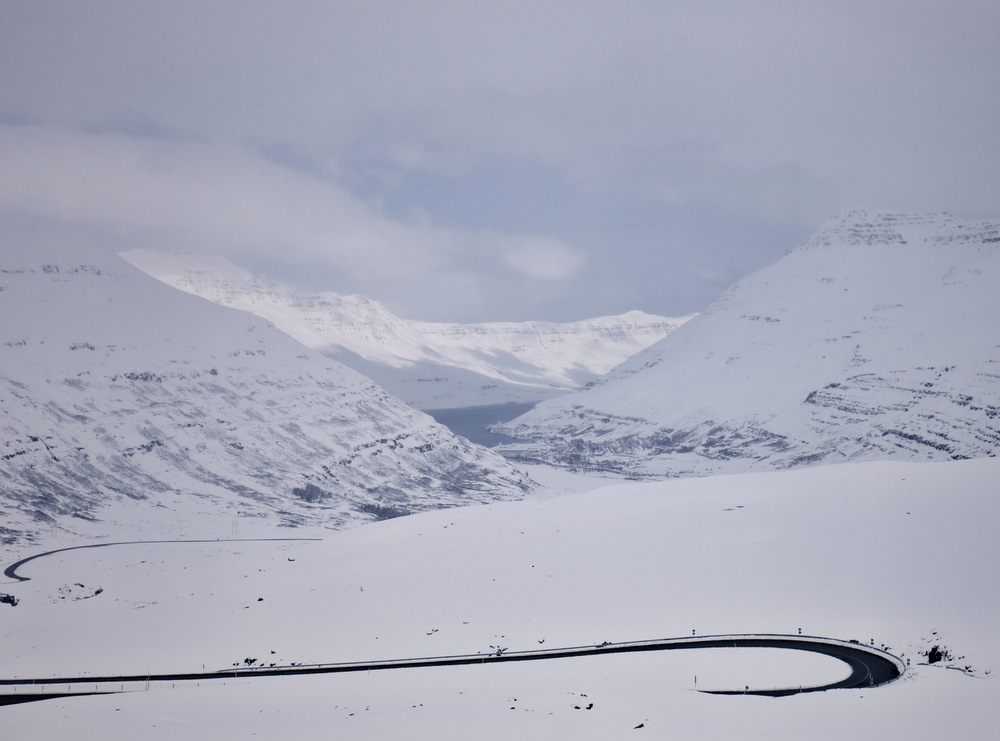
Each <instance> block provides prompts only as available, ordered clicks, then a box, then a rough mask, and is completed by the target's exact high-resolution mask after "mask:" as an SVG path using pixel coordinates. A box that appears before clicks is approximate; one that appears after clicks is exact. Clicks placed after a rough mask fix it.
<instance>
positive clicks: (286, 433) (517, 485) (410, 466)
mask: <svg viewBox="0 0 1000 741" xmlns="http://www.w3.org/2000/svg"><path fill="white" fill-rule="evenodd" d="M0 317H2V320H0V512H2V516H3V520H4V529H3V531H2V532H0V537H7V538H10V537H17V536H21V537H24V536H27V537H31V535H32V534H33V533H36V532H37V531H38V529H39V528H49V527H52V526H55V527H60V528H68V529H70V530H72V529H73V524H72V523H73V522H74V521H76V522H83V521H86V520H92V519H94V518H98V519H104V518H113V517H120V518H125V519H128V518H129V517H135V516H137V515H136V514H135V512H136V511H138V509H137V508H132V509H130V505H131V504H138V503H140V502H141V503H145V505H148V506H146V508H145V509H144V510H143V511H147V513H148V512H149V511H152V510H153V509H155V508H159V509H158V510H157V512H156V514H153V515H151V516H154V517H158V518H161V519H162V520H164V521H169V519H170V517H171V516H172V515H171V512H172V510H173V509H174V507H175V506H177V503H178V501H179V500H183V508H185V509H187V510H188V512H189V513H190V510H191V508H192V507H193V508H195V509H197V508H201V509H202V510H204V512H206V513H214V514H218V513H220V512H224V513H228V514H230V515H231V516H232V517H233V518H234V519H235V518H236V517H237V516H240V517H255V518H264V519H265V520H270V521H272V522H274V523H275V524H298V523H311V524H318V525H322V526H328V527H338V526H341V525H344V524H346V523H349V522H351V521H353V520H370V519H372V517H373V516H374V517H385V516H392V515H395V514H400V513H405V512H410V511H416V510H421V509H427V508H437V507H442V506H450V505H456V504H459V503H468V502H481V501H490V500H494V499H502V498H511V497H518V496H521V495H522V494H523V493H524V492H525V491H526V490H527V488H528V487H529V485H530V482H529V481H528V480H527V478H526V476H525V475H524V474H522V473H520V472H519V471H517V470H515V469H514V468H512V467H511V465H510V464H508V463H507V462H506V461H504V460H503V459H502V458H500V457H499V456H497V455H494V454H493V453H490V452H489V451H487V450H485V449H483V448H480V447H478V446H474V445H472V444H470V443H468V442H467V441H466V440H464V439H461V438H458V437H456V436H454V435H452V434H451V433H450V432H449V431H448V430H447V429H445V428H443V427H441V426H440V425H438V424H436V423H435V422H434V421H433V420H432V419H431V418H430V417H428V416H426V415H424V414H422V413H420V412H418V411H416V410H414V409H412V408H410V407H408V406H406V405H404V404H403V403H402V402H399V401H398V400H396V399H394V398H392V397H390V396H389V395H388V394H386V393H385V392H384V391H383V390H382V389H380V388H378V387H377V386H375V385H374V384H372V383H371V382H370V381H369V380H368V379H366V378H363V377H362V376H360V375H359V374H357V373H355V372H354V371H352V370H350V369H348V368H345V367H343V366H342V365H340V364H339V363H336V362H334V361H332V360H330V359H329V358H326V357H323V356H321V355H319V354H318V353H315V352H313V351H311V350H309V349H308V348H306V347H303V346H302V345H300V344H299V343H297V342H295V341H294V340H292V339H291V338H290V337H288V336H287V335H286V334H284V333H282V332H280V331H278V330H276V329H275V328H274V327H273V326H271V325H270V324H268V323H267V322H264V321H262V320H260V319H258V318H256V317H253V316H251V315H249V314H247V313H245V312H238V311H233V310H230V309H226V308H223V307H221V306H216V305H214V304H212V303H210V302H208V301H204V300H202V299H199V298H197V297H194V296H189V295H187V294H184V293H182V292H180V291H176V290H174V289H173V288H170V287H169V286H165V285H163V284H162V283H159V282H158V281H155V280H153V279H152V278H150V277H149V276H147V275H144V274H143V273H141V272H140V271H138V270H136V269H135V268H133V267H132V266H131V265H129V264H127V263H126V262H124V261H123V260H121V259H119V258H118V257H116V256H114V255H102V254H100V253H87V252H84V251H82V250H68V249H64V250H52V249H49V248H48V247H45V246H39V245H17V246H14V245H10V244H7V245H5V246H3V247H2V251H0ZM172 503H173V504H172ZM133 510H134V511H133ZM130 512H131V513H132V514H130ZM74 518H81V519H74ZM234 527H235V525H234Z"/></svg>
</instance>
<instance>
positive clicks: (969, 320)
mask: <svg viewBox="0 0 1000 741" xmlns="http://www.w3.org/2000/svg"><path fill="white" fill-rule="evenodd" d="M998 285H1000V222H998V221H989V222H963V221H960V220H957V219H955V218H952V217H951V216H949V215H947V214H935V215H903V214H893V213H879V212H869V211H863V210H861V211H851V212H847V213H844V214H842V215H841V216H839V217H838V218H835V219H833V220H832V221H830V222H829V223H828V224H826V225H825V226H824V227H823V228H822V229H821V230H820V231H819V232H818V233H817V234H816V235H815V236H814V237H813V238H812V239H811V240H809V241H808V242H807V243H806V244H805V245H803V246H801V247H799V248H798V249H795V250H793V251H791V252H790V253H788V254H787V255H786V256H785V257H784V258H782V259H781V260H779V261H778V262H776V263H775V264H773V265H772V266H770V267H768V268H766V269H764V270H761V271H759V272H757V273H755V274H753V275H751V276H749V277H747V278H745V279H743V280H741V281H739V282H738V283H736V284H735V285H734V286H732V287H731V288H730V289H729V290H728V291H727V292H726V293H725V294H723V295H722V296H721V297H720V298H719V299H718V300H717V301H716V302H715V303H714V304H712V306H711V307H710V308H709V309H708V310H707V311H706V312H705V313H703V314H701V315H700V316H698V317H696V318H695V319H693V320H692V321H690V322H689V323H687V324H685V325H684V326H683V327H681V328H680V329H679V330H678V331H677V332H675V333H673V334H671V335H670V336H669V337H667V338H666V339H664V340H663V341H661V342H659V343H657V344H655V345H653V346H652V347H650V348H649V349H647V350H645V351H643V352H641V353H639V354H638V355H636V356H635V357H633V358H632V359H630V360H629V361H627V362H626V363H624V364H623V365H622V366H620V367H619V368H617V369H616V370H615V371H614V372H613V373H611V374H610V375H609V376H608V377H607V378H606V380H604V381H603V382H601V383H599V384H596V385H595V386H594V387H592V388H590V389H589V390H586V391H584V392H581V393H576V394H570V395H567V396H563V397H561V398H559V399H554V400H551V401H548V402H544V403H542V404H541V405H539V406H537V407H536V408H535V409H534V410H532V411H531V412H529V413H527V414H526V415H523V416H522V417H519V418H518V419H516V420H514V421H512V422H510V423H507V424H506V425H503V426H502V431H503V432H505V433H506V434H509V435H512V436H515V437H518V438H530V439H533V440H535V441H537V442H536V444H535V445H533V446H530V447H529V448H528V449H527V450H525V451H523V452H524V454H525V455H529V456H535V457H541V458H543V459H546V460H549V461H557V462H561V463H564V464H571V465H579V466H590V467H598V468H609V469H619V470H624V471H630V472H634V473H648V474H660V475H662V474H668V475H683V474H706V473H712V472H722V471H737V470H752V469H758V468H784V467H790V466H797V465H803V464H813V463H819V462H837V461H848V460H866V459H906V460H946V459H958V458H974V457H982V456H993V455H995V454H996V452H997V450H998V449H1000V291H998V290H997V286H998Z"/></svg>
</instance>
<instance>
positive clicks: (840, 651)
mask: <svg viewBox="0 0 1000 741" xmlns="http://www.w3.org/2000/svg"><path fill="white" fill-rule="evenodd" d="M699 648H700V649H704V648H775V649H789V650H795V651H811V652H814V653H820V654H825V655H827V656H832V657H833V658H836V659H840V660H841V661H843V662H845V663H847V664H848V665H849V666H850V667H851V674H850V676H848V677H847V678H846V679H842V680H840V681H838V682H833V683H830V684H825V685H818V686H812V687H794V688H786V689H773V688H769V689H748V690H713V691H709V694H717V695H734V694H740V695H744V694H748V695H765V696H770V697H781V696H784V695H794V694H799V693H803V692H821V691H824V690H832V689H841V688H862V687H877V686H879V685H883V684H886V683H888V682H891V681H893V680H894V679H897V678H898V677H900V676H901V675H902V673H903V671H904V665H903V662H902V661H901V660H900V659H898V658H896V657H895V656H893V655H892V654H889V653H887V652H885V651H881V650H879V649H876V648H873V647H870V646H865V645H863V644H859V643H854V642H850V641H840V640H837V639H833V638H821V637H818V636H797V635H796V636H791V635H725V636H705V637H698V638H693V637H692V638H687V637H685V638H663V639H660V640H653V641H632V642H628V643H602V644H598V645H592V646H573V647H570V648H555V649H546V650H536V651H507V652H502V653H493V654H463V655H455V656H429V657H424V658H416V659H394V660H388V661H362V662H351V663H341V664H309V665H304V666H303V665H297V666H281V667H274V668H270V667H268V668H263V667H261V668H255V667H244V668H234V669H225V670H222V671H215V672H190V673H178V674H133V675H108V676H78V677H44V678H37V679H0V686H8V687H9V686H17V687H19V688H22V687H32V688H33V687H38V686H48V687H56V686H60V687H61V686H62V685H66V688H67V689H66V691H65V692H58V693H53V694H44V693H37V692H30V691H29V692H28V693H24V692H22V693H17V692H15V693H7V694H0V705H9V704H14V703H20V702H32V701H35V700H44V699H49V698H53V697H66V696H69V695H74V694H91V695H92V694H107V693H108V692H114V690H106V691H100V690H98V689H97V687H98V686H99V685H101V684H111V685H114V684H118V685H119V686H122V687H123V686H124V685H125V684H133V683H137V682H142V683H144V685H145V686H147V687H148V686H149V684H150V683H151V682H188V681H202V682H203V681H209V680H213V679H226V678H237V679H248V678H253V677H279V676H289V675H293V674H338V673H345V672H370V671H376V670H383V669H417V668H426V667H431V666H467V665H470V664H498V663H504V662H510V661H540V660H546V659H565V658H572V657H579V656H600V655H604V654H620V653H635V652H640V651H675V650H690V649H699ZM74 684H77V685H94V686H95V690H94V691H81V692H78V693H74V692H72V691H70V686H71V685H74Z"/></svg>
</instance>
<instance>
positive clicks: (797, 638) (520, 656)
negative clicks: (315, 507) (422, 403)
mask: <svg viewBox="0 0 1000 741" xmlns="http://www.w3.org/2000/svg"><path fill="white" fill-rule="evenodd" d="M257 540H296V539H293V538H265V539H257ZM298 540H305V539H298ZM178 542H184V543H216V542H219V543H222V542H226V543H233V542H250V539H243V540H225V541H222V540H219V541H216V540H189V541H165V540H164V541H161V540H157V541H132V542H127V543H94V544H90V545H83V546H73V547H70V548H60V549H58V550H54V551H47V552H45V553H38V554H35V555H34V556H30V557H28V558H24V559H21V560H20V561H18V562H17V563H14V564H11V565H10V566H8V567H7V568H6V569H4V572H3V573H4V575H5V576H7V577H8V578H11V579H16V580H18V581H27V580H28V577H25V576H20V575H19V574H18V573H17V570H18V569H19V568H20V567H21V566H23V565H24V564H26V563H28V562H29V561H32V560H34V559H36V558H41V557H42V556H47V555H51V554H53V553H61V552H63V551H70V550H76V549H79V548H101V547H106V546H111V545H138V544H148V543H178ZM705 648H774V649H787V650H794V651H810V652H813V653H820V654H824V655H826V656H831V657H833V658H835V659H839V660H840V661H843V662H845V663H846V664H847V665H848V666H850V667H851V674H850V676H848V677H847V678H846V679H842V680H840V681H838V682H833V683H830V684H825V685H817V686H811V687H795V688H786V689H774V688H769V689H749V688H747V689H745V690H713V691H709V692H710V694H719V695H726V694H741V695H742V694H749V695H766V696H770V697H780V696H784V695H793V694H799V693H802V692H821V691H824V690H832V689H841V688H862V687H877V686H879V685H883V684H887V683H888V682H891V681H893V680H895V679H897V678H899V677H900V676H901V675H902V673H903V672H904V671H905V665H904V664H903V662H902V661H901V660H900V659H899V658H897V657H895V656H893V655H892V654H890V653H888V652H886V651H881V650H879V649H877V648H874V647H872V646H866V645H864V644H860V643H857V642H855V641H842V640H838V639H834V638H822V637H819V636H803V635H778V634H775V635H765V634H754V635H720V636H699V637H694V636H692V637H684V638H662V639H657V640H651V641H631V642H626V643H610V642H605V643H601V644H596V645H587V646H572V647H568V648H552V649H544V650H532V651H500V652H497V653H491V654H462V655H454V656H429V657H423V658H413V659H394V660H386V661H362V662H351V663H334V664H309V665H295V666H281V667H273V668H272V667H266V668H265V667H252V666H251V667H244V668H234V669H226V670H222V671H214V672H189V673H177V674H141V675H108V676H76V677H44V678H43V677H39V678H35V679H0V687H14V688H16V690H24V691H21V692H18V691H16V690H15V691H14V692H8V693H3V694H0V705H11V704H16V703H22V702H33V701H36V700H45V699H52V698H56V697H67V696H71V695H94V694H108V693H112V692H115V691H116V690H114V689H106V690H100V689H99V687H100V685H102V684H104V685H115V684H117V685H119V687H121V688H122V690H121V691H124V685H125V684H134V683H137V682H142V683H144V686H145V687H148V686H149V684H150V683H151V682H158V683H159V682H173V683H176V682H188V681H209V680H213V679H216V680H217V679H225V678H240V679H246V678H252V677H277V676H289V675H293V674H335V673H345V672H370V671H376V670H383V669H417V668H422V667H431V666H466V665H471V664H497V663H504V662H510V661H541V660H548V659H566V658H573V657H580V656H601V655H604V654H620V653H636V652H642V651H677V650H691V649H705ZM72 685H94V688H95V689H94V690H93V691H90V690H84V689H83V688H82V686H81V689H80V691H78V692H74V691H72V689H71V687H72ZM63 686H65V687H66V691H61V688H62V687H63ZM39 687H40V688H43V690H42V691H40V692H36V691H34V690H35V688H39ZM44 687H50V688H52V691H50V692H45V691H44ZM56 687H59V688H60V690H56V689H55V688H56Z"/></svg>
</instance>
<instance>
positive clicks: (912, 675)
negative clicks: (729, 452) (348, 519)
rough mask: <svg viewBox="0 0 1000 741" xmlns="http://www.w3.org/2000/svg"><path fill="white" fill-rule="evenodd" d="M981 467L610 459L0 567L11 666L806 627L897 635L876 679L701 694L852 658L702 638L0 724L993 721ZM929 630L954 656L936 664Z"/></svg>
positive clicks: (147, 665)
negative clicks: (687, 466) (660, 475)
mask: <svg viewBox="0 0 1000 741" xmlns="http://www.w3.org/2000/svg"><path fill="white" fill-rule="evenodd" d="M998 476H1000V460H975V461H958V462H945V463H896V462H876V463H863V464H857V465H837V466H822V467H815V468H809V469H802V470H796V471H781V472H767V473H758V474H744V475H739V476H718V477H710V478H699V479H685V480H673V481H665V482H654V483H643V484H636V483H624V484H623V483H619V484H616V485H613V486H610V487H607V488H603V489H596V490H592V491H589V492H586V493H580V494H571V495H567V496H562V497H558V498H553V499H549V500H545V501H520V502H503V503H496V504H490V505H485V506H477V507H467V508H461V509H456V510H449V511H439V512H427V513H423V514H420V515H415V516H412V517H405V518H399V519H394V520H392V521H389V522H380V523H375V524H371V525H366V526H364V527H360V528H355V529H352V530H350V531H346V532H338V533H328V534H326V538H325V540H324V541H323V542H313V543H301V542H300V543H224V542H220V543H208V544H173V545H171V544H159V545H145V546H141V545H133V546H112V547H108V548H98V549H88V550H77V551H70V552H65V553H60V554H55V555H53V556H48V557H44V558H40V559H38V560H36V561H32V562H31V563H30V564H28V565H26V566H25V567H24V568H23V575H24V576H29V577H31V581H28V582H21V583H16V584H15V583H9V584H5V585H2V586H0V592H7V593H11V594H14V595H16V596H17V597H18V598H19V599H20V603H19V604H18V605H17V606H16V607H10V606H8V605H3V604H0V617H2V619H3V630H0V651H2V654H3V656H4V657H5V661H4V666H5V667H6V669H5V672H4V673H3V675H2V676H3V677H5V678H6V677H10V676H11V675H17V676H18V677H21V678H24V677H39V678H45V677H51V676H54V675H57V674H61V675H63V676H65V675H67V674H72V675H85V674H88V673H89V674H91V675H95V674H100V673H110V672H132V673H136V674H141V673H145V672H147V671H151V672H158V671H201V670H202V667H203V665H204V667H205V669H206V670H210V669H231V668H232V667H233V664H238V665H239V666H241V667H244V668H245V667H246V663H245V662H246V659H248V658H249V659H252V660H255V662H256V663H271V662H274V663H277V664H281V665H287V664H289V663H291V662H296V663H305V664H310V663H314V662H334V661H352V660H365V659H386V658H405V657H414V656H437V655H442V654H450V653H471V654H475V653H476V652H483V653H490V652H491V651H492V650H495V647H496V646H501V647H507V648H509V650H510V651H517V650H522V649H536V648H538V647H539V646H542V647H545V648H548V647H554V646H572V645H584V644H591V645H593V644H596V643H600V642H603V641H628V640H646V639H653V638H661V637H667V636H685V635H688V636H689V635H691V632H692V630H694V631H696V632H697V634H698V635H709V634H722V633H744V632H780V633H791V634H797V631H798V630H799V629H800V628H801V629H802V632H803V634H805V635H819V636H829V637H834V638H840V639H845V640H849V639H855V640H859V641H861V642H864V643H870V642H872V641H874V643H875V645H876V646H882V645H886V646H888V648H889V649H890V650H891V651H892V652H893V653H895V654H897V655H902V657H903V658H904V660H906V659H909V660H910V662H911V663H910V667H909V669H908V670H907V672H906V674H905V675H904V676H903V678H902V679H900V680H898V681H896V682H895V683H893V684H890V685H887V686H884V687H879V688H873V689H870V690H869V689H864V690H835V691H830V692H823V693H818V694H814V695H800V696H794V697H787V698H778V699H772V698H764V697H752V696H751V697H744V696H729V697H720V696H713V695H706V694H701V693H698V692H695V691H694V689H695V685H697V687H698V688H700V689H704V688H721V689H726V688H728V689H734V688H742V687H743V686H744V685H747V684H749V685H750V686H752V687H754V688H760V687H766V686H771V687H773V686H786V687H787V686H792V687H794V686H796V685H798V684H799V683H802V684H808V683H810V682H812V681H817V680H818V681H822V680H823V679H833V678H835V677H837V676H838V673H839V672H842V671H843V665H842V664H839V663H838V662H832V663H831V664H829V665H827V664H817V665H813V664H809V665H800V664H798V663H796V662H792V661H790V659H791V658H793V657H789V656H787V655H785V654H783V653H781V652H773V651H772V652H767V651H764V650H757V649H753V650H749V651H750V652H749V653H747V651H748V650H745V649H741V650H740V651H732V650H727V649H712V650H709V651H692V652H676V653H674V652H671V653H646V654H630V655H618V656H602V657H589V658H585V659H565V660H558V661H546V662H538V663H535V662H515V663H511V664H493V665H473V666H466V667H443V668H430V669H413V670H394V671H381V672H379V671H373V672H369V673H360V674H343V675H321V676H306V677H275V678H273V679H261V680H247V679H238V680H237V679H233V678H232V677H229V678H228V679H226V678H223V679H222V680H221V681H215V682H201V683H200V684H198V685H195V684H194V683H190V684H187V683H182V682H178V683H177V684H176V685H172V684H170V683H158V684H157V683H154V684H153V685H152V686H151V687H149V689H148V691H146V688H145V687H144V686H143V684H142V683H133V684H132V685H131V686H127V687H126V689H132V690H134V691H132V692H129V693H126V694H114V695H108V696H104V697H100V696H95V697H79V698H72V699H59V700H47V701H45V702H42V703H32V704H28V705H18V706H11V707H0V729H2V730H3V731H6V736H9V737H10V738H18V739H51V738H74V739H101V741H107V740H111V741H115V740H117V739H135V738H143V739H161V738H162V739H176V738H185V739H189V741H195V740H196V739H219V738H234V739H235V738H250V737H253V736H256V737H257V738H271V739H279V738H295V739H322V738H351V739H387V738H404V737H405V738H418V739H449V738H476V739H491V740H492V739H512V738H516V739H556V738H573V739H600V740H601V741H605V740H606V739H642V738H656V739H660V738H692V739H727V740H728V739H734V738H739V739H767V740H768V741H772V740H773V739H832V740H836V741H842V740H843V739H850V738H905V739H930V738H950V737H955V738H969V739H973V738H975V739H978V738H989V737H990V736H991V734H992V733H993V731H991V730H990V729H991V728H992V729H994V730H995V727H996V721H997V718H998V715H997V707H998V703H1000V682H998V679H997V676H998V675H997V672H998V671H1000V633H998V632H997V629H996V615H997V611H998V610H1000V576H998V572H997V570H996V569H995V568H991V567H992V566H993V565H995V564H996V563H997V562H998V559H1000V540H998V539H997V538H996V537H995V528H996V522H997V520H998V517H1000V499H998V498H997V497H996V496H995V489H996V481H997V478H998ZM186 532H187V533H188V534H190V531H186ZM227 534H228V533H227V532H223V533H222V535H223V536H226V535H227ZM57 545H58V543H52V544H49V543H46V544H44V547H46V548H47V547H50V546H52V547H54V546H57ZM42 549H43V547H42V544H40V547H39V550H42ZM8 550H9V549H8ZM26 555H30V552H23V551H21V552H18V553H16V554H15V553H12V552H11V553H10V556H9V557H8V560H7V561H5V562H4V563H5V564H6V563H9V562H11V561H13V560H14V558H21V557H24V556H26ZM81 585H82V586H81ZM98 588H100V589H102V590H103V591H102V592H101V593H100V594H95V592H96V591H97V589H98ZM67 626H73V627H72V629H67ZM543 641H544V643H542V642H543ZM935 645H937V646H939V648H940V649H942V650H943V652H944V653H947V655H948V657H949V658H946V659H944V660H942V661H941V662H939V663H937V664H935V665H933V666H928V665H927V658H928V657H927V653H928V651H929V649H930V648H932V647H933V646H935ZM799 658H801V657H799ZM82 688H83V689H93V688H94V686H93V685H91V687H89V688H88V687H86V685H84V686H83V687H82ZM19 689H20V691H21V692H25V691H31V690H34V691H40V690H44V691H52V690H57V691H59V690H63V691H65V689H66V685H62V686H61V687H60V686H58V685H56V686H51V685H50V686H45V687H39V686H37V685H36V686H34V687H28V686H22V687H20V688H19ZM113 689H116V690H117V689H118V687H114V688H113ZM8 691H9V689H8ZM640 724H642V726H643V727H642V728H636V727H637V726H639V725H640Z"/></svg>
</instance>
